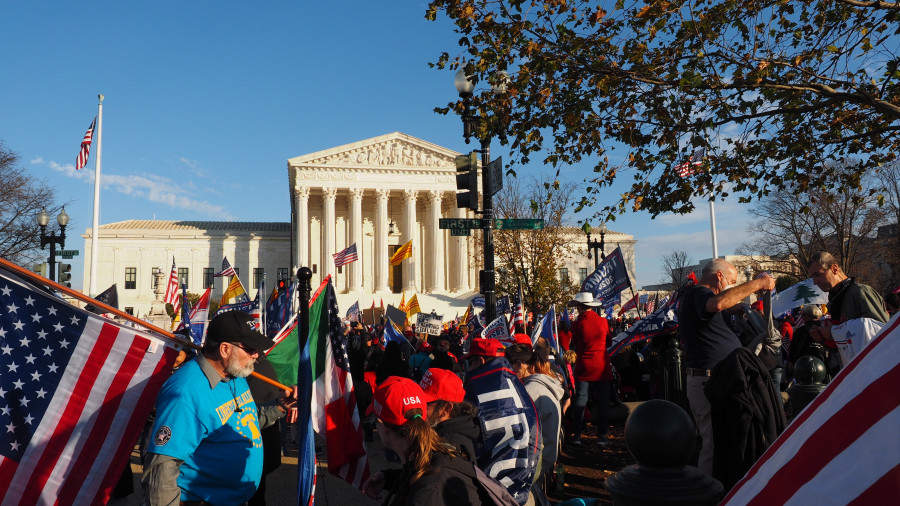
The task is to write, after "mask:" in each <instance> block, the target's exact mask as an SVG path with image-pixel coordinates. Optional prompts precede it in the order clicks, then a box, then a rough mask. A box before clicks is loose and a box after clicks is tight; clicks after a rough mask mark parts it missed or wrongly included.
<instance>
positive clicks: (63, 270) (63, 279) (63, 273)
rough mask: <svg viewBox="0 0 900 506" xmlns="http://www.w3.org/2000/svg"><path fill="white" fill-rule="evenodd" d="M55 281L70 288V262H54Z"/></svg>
mask: <svg viewBox="0 0 900 506" xmlns="http://www.w3.org/2000/svg"><path fill="white" fill-rule="evenodd" d="M56 267H57V271H56V282H57V283H59V284H61V285H63V286H66V287H69V288H71V287H72V283H69V280H70V279H72V264H64V263H62V262H60V263H58V264H56Z"/></svg>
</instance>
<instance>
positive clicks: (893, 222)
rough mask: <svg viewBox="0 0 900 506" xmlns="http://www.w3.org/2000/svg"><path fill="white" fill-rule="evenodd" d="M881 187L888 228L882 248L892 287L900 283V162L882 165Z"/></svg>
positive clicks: (879, 183)
mask: <svg viewBox="0 0 900 506" xmlns="http://www.w3.org/2000/svg"><path fill="white" fill-rule="evenodd" d="M877 181H878V185H879V186H880V187H881V188H880V190H881V196H880V199H881V202H882V203H883V204H884V211H885V218H886V219H885V221H886V222H887V225H888V226H889V227H888V228H887V230H886V231H887V234H885V235H886V237H884V238H883V239H882V240H883V241H884V247H883V248H880V252H881V254H882V255H883V257H882V258H883V259H884V261H885V263H886V264H887V265H888V267H889V268H888V269H887V270H888V271H889V272H886V273H885V274H886V277H887V278H888V282H889V284H890V286H891V287H894V286H897V284H898V283H900V163H898V162H893V163H889V164H887V165H885V166H883V167H881V168H880V169H879V171H878V176H877Z"/></svg>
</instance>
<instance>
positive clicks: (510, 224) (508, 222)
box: [494, 218, 544, 230]
mask: <svg viewBox="0 0 900 506" xmlns="http://www.w3.org/2000/svg"><path fill="white" fill-rule="evenodd" d="M494 228H495V229H497V230H542V229H543V228H544V220H542V219H539V220H532V219H516V218H504V219H497V220H494Z"/></svg>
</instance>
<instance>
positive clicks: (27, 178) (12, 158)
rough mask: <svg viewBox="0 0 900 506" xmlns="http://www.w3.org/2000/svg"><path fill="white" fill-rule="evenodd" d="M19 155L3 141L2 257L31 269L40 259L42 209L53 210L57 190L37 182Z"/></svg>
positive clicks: (0, 160)
mask: <svg viewBox="0 0 900 506" xmlns="http://www.w3.org/2000/svg"><path fill="white" fill-rule="evenodd" d="M18 162H19V155H18V154H16V153H15V152H13V151H11V150H9V149H7V148H6V146H5V145H4V144H3V143H2V142H0V182H2V184H0V257H3V258H5V259H7V260H9V261H11V262H14V263H17V264H19V265H22V266H25V267H27V266H28V264H30V263H31V262H34V261H36V260H38V259H39V258H40V257H41V253H40V249H39V247H40V234H39V229H38V225H37V220H36V219H35V216H37V214H38V212H39V211H40V209H41V206H44V205H50V206H51V208H50V209H48V212H49V213H50V214H51V215H55V214H56V211H57V210H58V207H52V204H53V188H52V187H50V186H49V185H48V184H47V182H46V181H45V180H43V179H36V178H34V177H33V176H32V175H30V174H28V173H27V172H26V171H25V170H24V169H22V168H21V167H20V166H19V165H18Z"/></svg>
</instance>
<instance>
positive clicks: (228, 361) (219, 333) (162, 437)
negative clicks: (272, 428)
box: [141, 311, 290, 505]
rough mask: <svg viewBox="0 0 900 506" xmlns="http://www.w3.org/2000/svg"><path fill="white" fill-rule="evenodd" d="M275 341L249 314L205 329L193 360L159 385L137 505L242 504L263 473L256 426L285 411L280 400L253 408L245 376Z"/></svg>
mask: <svg viewBox="0 0 900 506" xmlns="http://www.w3.org/2000/svg"><path fill="white" fill-rule="evenodd" d="M273 345H274V342H273V341H272V340H271V339H269V338H267V337H265V336H264V335H262V334H261V333H259V331H258V328H257V325H256V321H255V320H254V319H253V318H251V317H250V315H248V314H247V313H243V312H240V311H230V312H227V313H223V314H221V315H219V316H217V317H215V318H214V319H213V320H212V321H211V322H210V324H209V330H208V332H207V336H206V342H205V343H204V345H203V349H202V350H201V351H200V353H199V354H198V355H197V358H196V359H194V360H192V361H190V362H187V363H185V364H184V365H182V366H181V367H180V368H179V369H178V370H177V371H176V372H175V373H174V374H173V375H172V376H171V377H170V378H169V379H168V380H167V381H166V383H165V385H163V387H162V390H160V393H159V396H158V398H157V401H156V420H155V423H154V427H153V431H152V432H151V440H150V442H149V445H148V447H147V455H146V458H145V460H144V474H143V477H142V480H141V481H142V483H143V486H144V498H143V501H142V504H148V505H169V504H175V505H177V504H179V503H181V504H185V503H187V504H216V505H218V504H241V503H244V502H246V501H247V499H249V498H250V497H251V496H252V495H253V493H254V492H255V491H256V488H257V486H258V485H259V481H260V477H261V476H262V463H263V446H262V438H261V436H260V427H261V425H260V422H261V421H262V425H266V423H267V422H268V421H269V420H271V419H278V418H280V417H282V416H284V413H285V412H286V411H287V410H288V409H289V408H290V405H288V402H287V400H286V399H283V398H281V399H278V400H277V401H275V402H273V403H272V404H270V405H268V406H266V405H263V406H260V410H259V411H260V412H259V413H257V406H256V404H255V402H254V400H253V396H252V395H251V393H250V389H249V387H248V386H247V380H246V379H244V378H246V377H247V376H249V375H250V373H252V372H253V365H254V363H255V362H256V358H257V357H258V356H259V354H260V353H261V352H263V351H264V350H266V349H268V348H271V347H272V346H273Z"/></svg>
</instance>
